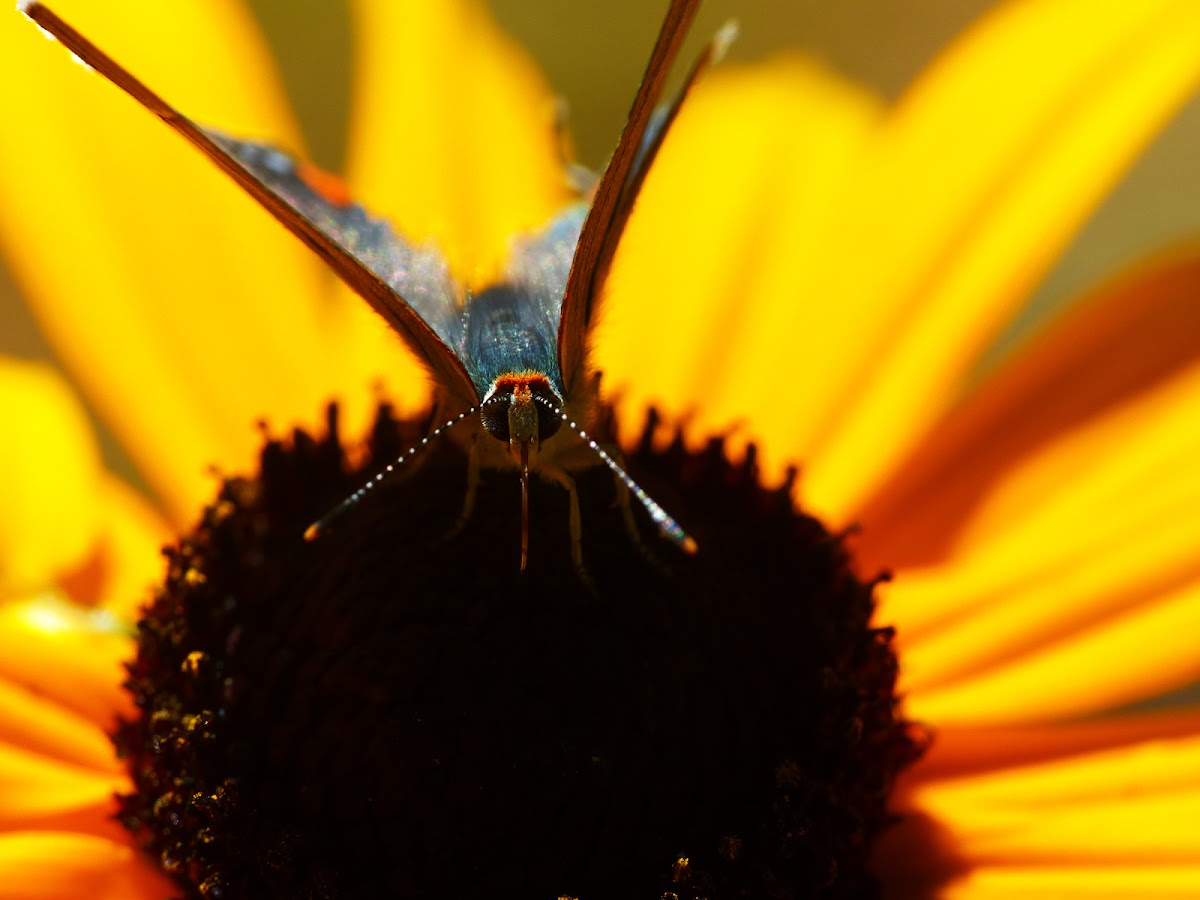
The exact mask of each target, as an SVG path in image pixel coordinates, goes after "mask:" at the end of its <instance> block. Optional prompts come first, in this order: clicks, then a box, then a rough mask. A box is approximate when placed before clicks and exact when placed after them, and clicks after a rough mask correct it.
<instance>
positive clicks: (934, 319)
mask: <svg viewBox="0 0 1200 900" xmlns="http://www.w3.org/2000/svg"><path fill="white" fill-rule="evenodd" d="M1198 78H1200V6H1197V5H1196V4H1195V3H1193V2H1190V0H1161V2H1153V3H1139V4H1118V3H1107V4H1094V3H1089V2H1086V0H1054V2H1037V3H1013V4H1006V5H1004V6H1003V7H1002V8H1000V10H999V11H998V12H995V13H993V14H991V15H989V16H987V17H985V18H984V19H983V20H981V22H980V24H979V26H978V27H976V28H975V29H974V30H973V31H972V32H969V33H968V34H967V35H966V36H965V37H964V38H963V39H961V40H960V41H959V42H958V43H957V44H956V45H954V46H953V47H952V48H951V49H950V50H949V51H948V52H947V53H946V54H945V55H944V56H943V57H942V59H941V60H940V61H939V62H937V63H935V64H934V65H933V66H932V67H930V68H929V69H928V70H927V72H926V74H925V75H924V77H923V78H922V79H921V81H920V82H919V83H918V84H917V85H916V86H915V87H914V88H913V90H912V91H910V93H909V94H908V96H907V97H906V98H905V99H903V100H902V101H901V102H900V104H899V106H898V107H897V109H896V110H895V112H894V114H893V115H892V116H891V117H890V118H889V121H888V122H887V124H886V125H885V128H884V131H883V132H882V133H881V134H880V135H879V137H878V140H877V143H876V147H875V154H874V156H873V157H872V159H870V160H868V161H865V162H864V165H863V170H862V172H861V173H860V174H861V177H859V178H857V179H855V180H854V182H853V186H854V188H855V190H854V191H853V192H852V193H851V194H849V195H848V196H847V197H845V198H844V202H843V203H842V204H841V205H840V206H839V209H840V210H841V212H842V218H841V219H836V220H835V221H834V222H833V223H831V230H832V232H833V233H834V234H837V235H839V236H840V238H841V239H842V240H843V241H845V249H843V250H842V251H841V252H837V253H834V252H831V253H830V254H829V255H830V262H831V264H832V265H833V266H834V267H836V270H837V272H838V274H839V279H838V281H837V282H836V283H835V284H834V285H832V286H830V287H829V288H828V289H826V290H824V291H822V292H821V293H820V296H822V297H827V298H829V299H828V302H829V303H831V304H838V305H840V306H841V307H842V308H844V309H845V310H846V311H847V314H844V315H842V316H841V317H837V318H833V317H831V321H830V322H829V323H828V326H827V327H826V328H824V329H822V331H821V333H820V342H819V343H820V346H818V347H817V348H816V349H814V351H813V352H815V353H817V354H818V355H819V356H820V357H822V358H825V359H828V360H829V362H830V366H829V369H828V376H827V378H826V379H825V380H824V382H823V383H822V384H821V386H820V390H819V391H817V392H816V394H815V396H814V398H813V399H812V403H813V404H814V405H813V407H812V411H811V412H810V413H808V414H807V415H805V416H803V417H799V418H797V420H796V422H795V425H794V429H793V432H792V438H791V441H792V444H793V445H794V446H795V447H796V449H797V450H798V451H808V452H806V453H805V454H804V457H805V462H806V469H805V477H804V481H803V484H802V488H803V498H804V500H805V503H806V506H807V507H808V508H809V509H811V510H815V511H816V512H818V513H821V514H824V515H826V516H827V517H828V518H829V519H830V520H832V521H833V522H835V523H836V522H843V521H846V520H847V519H848V518H853V516H854V515H855V514H856V512H857V511H858V509H859V507H860V506H861V504H862V503H863V502H864V500H865V498H867V497H869V496H870V495H871V494H872V493H873V492H874V491H876V490H877V489H878V488H879V487H880V485H881V484H882V483H883V482H884V481H886V479H887V477H888V475H889V473H890V472H891V471H892V469H893V468H894V467H895V466H896V464H897V462H898V461H899V460H901V459H903V458H904V457H905V456H907V455H908V453H909V451H910V450H911V448H912V447H914V446H915V445H916V444H917V443H918V442H919V441H920V439H921V438H922V436H923V435H924V434H925V433H926V431H927V430H928V429H929V428H930V427H931V426H932V425H933V423H934V422H935V421H936V420H937V418H938V417H939V416H940V415H941V414H942V413H943V412H944V411H945V410H946V408H947V407H948V405H949V404H950V403H951V402H952V399H953V387H954V385H955V384H956V383H958V382H959V381H960V380H961V378H962V377H963V376H964V375H965V373H966V372H967V371H968V369H969V367H970V366H971V365H972V364H973V363H974V360H975V359H976V357H977V356H978V354H979V353H980V351H981V350H982V349H983V348H984V347H985V346H986V344H987V342H988V341H989V340H991V339H992V337H993V336H994V335H995V333H996V332H997V331H998V329H999V327H1000V326H1001V325H1002V324H1003V323H1004V322H1005V320H1006V319H1007V317H1008V316H1009V315H1011V314H1012V313H1013V312H1014V311H1015V309H1016V308H1017V307H1018V305H1019V304H1020V303H1021V302H1023V301H1024V299H1025V298H1026V297H1027V296H1028V293H1029V291H1030V289H1031V288H1032V287H1033V286H1034V285H1035V284H1036V283H1037V281H1038V279H1039V278H1041V276H1042V275H1043V274H1044V273H1045V271H1046V269H1047V268H1048V266H1049V265H1050V264H1051V263H1052V262H1053V261H1054V259H1056V258H1057V257H1058V255H1059V254H1060V253H1061V252H1062V249H1063V248H1064V246H1065V245H1066V242H1067V241H1068V240H1069V239H1070V238H1071V236H1072V235H1073V234H1074V233H1075V231H1076V230H1077V229H1078V227H1079V226H1080V224H1081V223H1082V222H1083V221H1084V220H1085V219H1086V217H1087V215H1088V214H1089V213H1090V212H1091V211H1092V209H1093V208H1094V207H1095V205H1096V203H1097V202H1098V201H1099V200H1100V199H1101V198H1102V197H1103V196H1104V195H1105V194H1106V193H1107V192H1108V191H1109V190H1110V189H1111V187H1112V185H1113V183H1114V182H1115V180H1116V179H1117V178H1118V177H1119V175H1120V174H1121V173H1122V172H1123V171H1124V170H1125V168H1126V167H1127V165H1128V164H1129V162H1130V161H1131V160H1132V159H1133V158H1134V157H1135V156H1136V154H1137V153H1138V152H1139V151H1140V150H1141V149H1142V147H1143V146H1144V145H1145V144H1146V142H1147V141H1148V140H1149V139H1150V137H1152V136H1153V135H1154V134H1155V133H1156V132H1157V131H1158V130H1159V129H1160V128H1161V127H1162V126H1163V125H1164V124H1165V122H1166V121H1167V119H1168V117H1169V116H1170V115H1171V114H1172V113H1173V112H1174V111H1175V110H1176V109H1177V107H1178V106H1179V105H1180V103H1181V102H1182V101H1183V99H1184V98H1185V97H1186V96H1187V95H1188V94H1189V92H1190V91H1191V90H1192V89H1193V88H1194V87H1195V85H1196V81H1197V79H1198ZM863 248H869V252H870V264H869V265H868V264H862V263H861V262H860V261H859V260H858V259H857V254H859V253H861V252H862V250H863ZM824 287H825V286H824V285H819V286H818V288H824ZM805 350H806V348H799V347H798V348H797V352H798V353H805Z"/></svg>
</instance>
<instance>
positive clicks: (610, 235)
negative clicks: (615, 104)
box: [558, 0, 700, 393]
mask: <svg viewBox="0 0 1200 900" xmlns="http://www.w3.org/2000/svg"><path fill="white" fill-rule="evenodd" d="M699 5H700V0H671V5H670V7H669V8H668V9H667V14H666V17H665V18H664V19H663V24H662V28H661V29H660V30H659V32H658V40H657V41H655V44H654V50H653V51H652V52H651V54H650V62H649V63H648V64H647V66H646V73H645V75H643V76H642V83H641V86H640V87H639V88H638V92H637V96H635V97H634V98H633V106H632V108H631V109H630V111H629V119H628V120H627V121H626V123H625V128H624V130H622V132H621V137H620V139H619V140H618V141H617V147H616V149H615V150H614V151H613V155H612V158H611V159H610V160H609V163H608V167H607V168H606V169H605V170H604V174H603V175H601V176H600V182H599V183H598V184H597V185H596V193H595V195H594V197H593V200H592V207H591V209H590V210H589V211H588V214H587V218H586V220H585V221H584V223H583V229H582V231H581V233H580V235H579V244H578V246H577V247H576V250H575V257H574V259H573V261H572V263H571V273H570V276H569V277H568V278H567V285H566V290H565V292H564V296H563V304H562V317H561V318H560V319H559V324H558V355H559V360H560V363H561V365H562V370H563V379H564V385H565V387H566V390H567V392H568V393H570V392H571V391H572V390H573V389H574V388H575V387H576V386H577V385H578V383H579V380H580V379H581V378H582V377H583V374H584V362H585V355H586V351H587V345H586V342H587V331H588V327H589V326H590V325H591V321H592V313H593V305H594V303H595V297H596V293H597V288H598V287H599V285H600V283H601V281H602V280H603V279H602V276H603V274H604V273H603V272H602V271H601V267H602V264H603V267H604V268H607V265H608V263H609V262H610V261H611V258H612V252H613V249H614V248H615V245H616V242H617V240H618V238H619V237H620V233H619V231H618V230H617V229H615V228H614V227H613V225H614V217H615V215H616V213H617V212H618V210H619V209H620V207H621V194H622V193H623V191H624V189H625V185H626V183H627V182H628V180H629V176H630V173H631V172H632V171H633V170H634V164H635V163H636V162H637V160H638V157H639V150H640V149H641V147H642V144H643V139H644V136H645V134H646V129H647V127H648V126H649V124H650V121H651V117H652V116H653V113H654V108H655V106H656V105H657V103H658V98H659V96H660V95H661V94H662V89H663V84H664V82H665V81H666V78H667V74H668V72H669V71H670V68H671V62H672V60H674V58H675V55H676V54H677V53H678V52H679V47H680V45H681V44H682V43H683V39H684V36H685V35H686V33H687V29H688V26H689V25H690V24H691V21H692V19H693V18H694V17H695V15H696V9H697V8H698V7H699ZM610 245H611V246H610Z"/></svg>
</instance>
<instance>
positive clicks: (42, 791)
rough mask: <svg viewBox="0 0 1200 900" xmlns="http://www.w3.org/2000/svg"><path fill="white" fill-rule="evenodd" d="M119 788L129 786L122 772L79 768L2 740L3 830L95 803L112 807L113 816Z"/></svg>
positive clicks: (0, 812) (0, 808) (0, 795)
mask: <svg viewBox="0 0 1200 900" xmlns="http://www.w3.org/2000/svg"><path fill="white" fill-rule="evenodd" d="M119 790H128V782H127V779H126V778H125V777H124V776H123V775H118V774H111V773H104V772H97V771H95V770H93V769H81V768H77V767H75V766H70V765H67V764H65V763H62V762H58V761H55V760H52V759H47V758H46V757H43V756H40V755H38V754H35V753H30V752H28V751H25V750H19V749H17V748H14V747H10V746H8V745H6V744H2V743H0V831H12V830H14V829H17V828H28V827H30V826H31V824H35V823H39V820H46V819H48V818H51V817H54V816H62V815H64V814H67V813H70V812H72V811H75V810H79V809H90V808H94V807H96V806H105V807H109V816H110V817H111V815H112V809H111V807H112V797H113V794H114V793H116V792H117V791H119ZM102 820H103V818H102V817H101V821H102Z"/></svg>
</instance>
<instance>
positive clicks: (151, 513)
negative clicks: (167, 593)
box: [97, 477, 173, 623]
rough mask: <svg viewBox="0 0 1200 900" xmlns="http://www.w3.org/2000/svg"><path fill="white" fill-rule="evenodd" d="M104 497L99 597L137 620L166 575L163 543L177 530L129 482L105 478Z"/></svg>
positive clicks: (128, 619)
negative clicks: (170, 526) (171, 528)
mask: <svg viewBox="0 0 1200 900" xmlns="http://www.w3.org/2000/svg"><path fill="white" fill-rule="evenodd" d="M101 498H102V500H101V502H102V504H103V508H104V523H105V528H104V535H103V538H102V542H101V549H100V553H101V555H102V563H101V568H102V572H103V578H102V579H101V583H100V585H99V588H100V590H99V594H98V596H97V602H98V603H99V604H100V605H101V606H102V607H103V608H104V609H106V610H108V611H109V612H111V613H112V614H113V615H115V616H117V617H118V618H120V619H121V620H123V621H125V622H128V623H133V622H135V621H137V619H138V618H139V617H140V615H141V613H140V610H141V607H142V606H143V605H144V604H145V603H146V602H147V601H148V600H149V599H150V593H151V589H152V588H153V587H154V586H155V585H157V584H160V583H161V582H162V580H163V577H164V575H165V572H166V562H165V561H164V560H163V556H162V547H163V546H164V545H165V544H167V543H168V542H169V541H170V540H171V539H172V536H173V535H172V532H171V530H170V528H169V527H168V526H167V524H166V523H165V522H164V521H163V520H162V517H161V516H160V515H159V514H158V511H157V510H155V509H154V508H153V507H152V506H150V504H149V503H147V502H146V499H145V498H144V497H143V496H142V495H141V494H139V493H138V492H137V491H135V490H133V488H131V487H130V486H129V485H127V484H125V482H123V481H120V480H118V479H116V478H111V477H110V478H106V479H105V480H104V481H103V483H102V488H101Z"/></svg>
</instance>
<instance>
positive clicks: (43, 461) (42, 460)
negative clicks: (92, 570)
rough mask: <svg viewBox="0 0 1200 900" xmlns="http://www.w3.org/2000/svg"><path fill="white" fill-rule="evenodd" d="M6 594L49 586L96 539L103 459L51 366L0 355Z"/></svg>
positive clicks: (0, 589) (0, 584)
mask: <svg viewBox="0 0 1200 900" xmlns="http://www.w3.org/2000/svg"><path fill="white" fill-rule="evenodd" d="M0 417H2V418H3V421H4V440H3V441H2V442H0V472H3V473H4V477H3V478H2V479H0V509H2V510H3V511H4V512H3V515H0V597H3V596H5V595H12V594H15V593H18V592H21V591H25V590H31V589H35V588H38V587H43V586H45V585H48V584H50V583H52V582H53V580H54V578H55V577H57V576H58V575H59V574H61V573H62V572H63V571H65V570H67V569H69V568H71V567H73V566H77V565H79V564H80V562H81V560H82V558H83V557H84V555H85V554H86V553H87V552H88V551H89V550H91V549H92V546H93V544H94V542H95V540H96V530H97V527H98V522H97V508H96V501H95V496H94V495H95V493H96V486H97V482H98V480H99V478H100V454H99V450H98V448H97V445H96V439H95V437H94V436H93V434H92V429H91V424H90V423H89V422H88V418H87V413H86V412H85V411H84V409H83V406H82V404H80V402H79V399H78V398H77V397H76V396H75V394H74V393H73V392H72V391H71V389H70V388H69V387H68V386H67V385H66V383H65V382H64V381H63V380H62V379H61V378H60V377H59V376H58V375H57V374H56V373H55V372H54V370H53V369H52V368H51V367H50V366H46V365H42V364H38V363H26V362H20V361H18V360H15V359H10V358H4V357H0Z"/></svg>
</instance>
